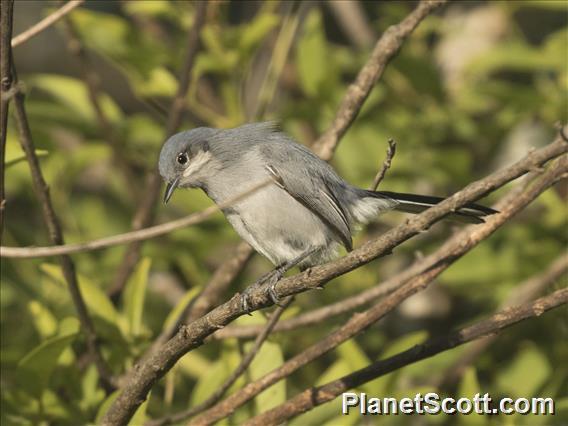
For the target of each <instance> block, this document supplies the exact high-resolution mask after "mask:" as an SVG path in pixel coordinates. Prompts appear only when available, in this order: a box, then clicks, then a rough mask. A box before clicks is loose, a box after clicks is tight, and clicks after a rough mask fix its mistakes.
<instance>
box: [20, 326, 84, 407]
mask: <svg viewBox="0 0 568 426" xmlns="http://www.w3.org/2000/svg"><path fill="white" fill-rule="evenodd" d="M77 335H78V331H75V332H74V333H70V334H65V335H62V336H56V337H52V338H51V339H48V340H46V341H45V342H43V343H41V344H40V345H39V346H37V347H36V348H34V349H32V350H31V351H30V352H29V353H28V354H27V355H26V356H25V357H24V358H22V360H21V361H20V363H19V364H18V368H17V372H16V375H17V380H18V383H19V384H20V386H21V387H22V388H23V389H25V390H26V391H28V392H29V393H30V394H32V395H35V396H36V397H39V396H40V395H41V394H42V392H43V390H44V389H45V388H46V386H47V383H48V381H49V378H50V376H51V373H52V372H53V370H54V369H55V366H56V365H57V360H58V359H59V357H60V355H61V353H62V352H63V351H64V350H65V349H66V348H67V347H69V345H70V344H71V343H72V342H73V341H74V340H75V338H76V337H77Z"/></svg>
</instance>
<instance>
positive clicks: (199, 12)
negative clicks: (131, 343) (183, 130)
mask: <svg viewBox="0 0 568 426" xmlns="http://www.w3.org/2000/svg"><path fill="white" fill-rule="evenodd" d="M207 5H208V2H206V1H199V2H196V12H195V19H194V22H193V27H192V28H191V30H190V31H188V38H187V49H186V54H185V59H184V62H183V66H182V69H181V72H180V78H179V86H178V90H177V93H176V96H175V97H174V100H173V102H172V106H171V108H170V113H169V116H168V122H167V125H166V132H165V138H164V140H166V139H167V138H169V137H170V136H171V135H173V134H174V132H175V131H176V130H177V129H178V127H179V126H180V124H181V121H182V117H183V112H184V109H185V97H186V94H187V91H188V89H189V82H190V79H191V70H192V69H193V64H194V63H195V58H196V56H197V52H198V51H199V34H200V32H201V29H202V28H203V26H204V25H205V20H206V16H207ZM161 186H162V178H161V177H160V174H159V173H158V170H153V171H152V173H150V175H149V176H148V177H147V179H146V183H145V186H144V187H145V188H146V194H145V196H144V197H143V198H142V202H141V204H140V205H139V206H138V210H137V211H136V213H135V215H134V219H133V220H132V224H133V226H132V227H133V228H134V230H138V229H142V228H146V227H148V226H150V225H151V224H152V222H153V221H154V215H155V210H156V204H157V201H158V198H159V194H160V188H161ZM141 249H142V240H140V241H135V242H133V243H131V244H130V245H129V246H128V247H127V248H126V252H125V254H124V257H123V258H122V261H121V263H120V266H119V267H118V271H117V273H116V276H115V278H114V280H113V283H112V285H111V286H110V287H109V289H108V294H109V295H110V296H112V297H116V296H117V295H118V294H120V293H121V292H122V289H123V288H124V285H125V284H126V281H127V280H128V277H129V276H130V274H131V273H132V271H133V270H134V267H135V266H136V263H137V262H138V259H139V258H140V250H141Z"/></svg>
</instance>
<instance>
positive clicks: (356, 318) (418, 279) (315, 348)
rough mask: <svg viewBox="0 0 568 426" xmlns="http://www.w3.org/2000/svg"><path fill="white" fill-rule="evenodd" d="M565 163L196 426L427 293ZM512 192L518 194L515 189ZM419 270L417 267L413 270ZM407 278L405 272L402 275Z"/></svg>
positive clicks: (227, 411) (230, 409)
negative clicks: (419, 292) (369, 304)
mask: <svg viewBox="0 0 568 426" xmlns="http://www.w3.org/2000/svg"><path fill="white" fill-rule="evenodd" d="M563 160H564V161H562V162H561V161H559V160H557V161H556V164H555V165H554V166H553V167H551V170H549V171H548V172H547V173H546V174H545V175H544V176H542V177H541V178H540V179H539V180H538V181H537V182H536V183H535V184H533V185H532V186H531V188H529V189H528V190H527V191H525V192H524V193H523V194H518V195H517V194H516V197H515V198H514V199H511V197H509V194H508V195H507V196H506V197H505V198H504V199H508V200H510V202H509V203H507V205H506V208H505V209H504V210H503V211H502V212H501V213H500V214H498V215H494V216H493V217H491V218H489V219H488V221H487V223H485V224H483V225H479V226H475V227H470V228H469V229H468V228H466V229H464V230H463V231H461V232H459V233H458V234H456V235H454V236H453V237H452V238H450V240H448V241H447V242H446V243H444V244H443V245H442V247H440V248H439V249H438V250H437V251H436V252H435V253H433V254H431V255H430V256H428V257H427V258H426V259H424V262H420V266H421V268H422V270H421V271H420V272H415V274H414V275H413V276H411V277H410V278H409V279H406V280H404V281H402V282H400V284H398V288H396V290H395V291H394V292H393V293H392V294H390V295H389V296H388V297H386V298H385V299H383V300H382V301H380V302H379V303H377V304H375V305H373V306H372V307H371V308H369V309H367V310H366V311H364V312H361V313H358V314H355V315H353V317H352V318H351V319H350V320H349V321H348V322H347V323H346V324H344V325H343V326H342V327H340V328H339V329H338V330H336V331H334V332H333V333H331V334H329V335H328V336H326V337H325V338H324V339H322V340H320V341H319V342H317V343H315V344H313V345H312V346H310V347H308V348H306V349H304V350H303V351H302V352H301V353H299V354H297V355H296V356H294V357H293V358H291V359H290V360H288V361H286V362H285V363H284V364H283V365H281V366H280V367H279V368H277V369H275V370H273V371H271V372H269V373H267V374H266V375H264V376H263V377H261V378H260V379H258V380H256V381H255V382H252V383H249V384H248V385H247V386H245V387H244V388H243V389H242V390H241V391H239V392H237V393H235V394H233V395H231V396H229V397H228V398H227V399H225V400H224V401H222V402H221V403H219V404H217V405H216V406H215V407H213V408H211V409H210V410H209V411H207V412H205V413H203V414H202V415H201V416H200V417H198V418H196V419H195V420H194V421H193V422H192V424H193V425H208V424H212V423H213V422H215V421H217V420H220V419H222V418H223V417H226V416H228V415H230V414H231V413H232V412H233V411H234V410H235V409H236V408H238V407H239V406H241V405H242V404H244V403H246V402H247V401H249V400H250V399H251V398H254V397H255V396H256V395H258V394H259V393H260V392H262V391H263V390H265V389H267V388H268V387H270V386H272V385H273V384H274V383H276V382H278V381H279V380H281V379H283V378H284V377H287V376H289V375H290V374H292V373H293V372H295V371H297V370H298V369H299V368H301V367H302V366H304V365H306V364H308V363H309V362H311V361H313V360H314V359H316V358H318V357H320V356H322V355H323V354H325V353H327V352H329V351H330V350H332V349H334V348H336V347H337V346H338V345H340V344H341V343H343V342H345V341H346V340H348V339H350V338H352V337H354V336H356V335H357V334H359V333H361V332H362V331H363V330H365V329H366V328H368V327H369V326H371V325H372V324H374V323H375V322H377V321H378V320H379V319H381V318H382V317H383V316H385V315H386V314H387V313H389V312H390V311H392V309H394V308H395V307H396V306H398V305H399V304H400V303H402V301H404V300H405V299H406V298H408V297H410V296H411V295H413V294H415V293H416V292H418V291H420V290H423V289H424V288H426V286H428V284H430V283H431V282H432V281H433V280H434V279H435V278H436V277H437V276H439V275H440V274H441V273H442V272H443V271H444V270H445V269H447V268H448V267H449V266H450V265H451V264H452V263H453V262H455V261H456V260H457V259H459V258H460V257H461V256H463V255H464V254H466V253H467V252H469V251H470V250H471V249H472V248H473V247H475V246H476V245H477V244H479V243H480V242H481V241H482V240H484V239H485V238H487V237H488V236H489V235H491V234H492V233H493V232H494V231H495V230H496V229H497V228H499V227H500V226H502V225H503V224H504V223H505V222H506V221H507V220H509V219H510V218H511V217H512V216H513V215H514V214H516V213H517V212H518V211H520V210H522V209H523V208H524V207H526V206H527V205H528V204H529V203H530V202H532V201H533V200H534V199H535V198H536V197H537V196H538V195H539V194H540V193H542V192H543V191H544V190H546V189H547V188H548V187H550V186H551V185H552V184H554V183H555V182H556V181H557V180H558V179H559V178H560V177H561V176H562V175H563V174H564V173H566V171H567V169H568V159H566V158H564V159H563ZM512 192H516V191H515V190H513V191H512ZM411 270H414V271H415V270H416V268H411ZM401 275H403V276H404V275H405V273H403V274H401ZM396 282H397V277H394V278H393V279H391V280H389V281H387V282H386V283H385V284H390V285H392V284H394V283H396Z"/></svg>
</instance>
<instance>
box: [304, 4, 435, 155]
mask: <svg viewBox="0 0 568 426" xmlns="http://www.w3.org/2000/svg"><path fill="white" fill-rule="evenodd" d="M445 2H446V1H445V0H422V1H421V2H420V4H419V5H418V7H417V8H416V9H415V10H413V11H412V12H411V13H410V14H409V15H408V16H407V17H406V18H404V19H403V20H402V22H400V23H399V24H397V25H393V26H391V27H389V28H388V29H387V30H386V31H385V32H384V34H383V35H382V37H381V38H380V39H379V41H378V42H377V44H376V45H375V47H374V49H373V53H372V54H371V57H370V58H369V60H368V61H367V63H366V64H365V66H364V67H363V68H361V71H359V74H358V75H357V78H356V79H355V81H354V82H353V83H352V84H351V85H350V86H349V88H348V89H347V92H346V93H345V96H344V97H343V100H342V101H341V104H340V106H339V109H338V110H337V113H336V114H335V118H334V119H333V122H332V125H331V126H330V127H329V129H328V130H327V131H326V132H325V133H324V134H323V135H322V136H321V137H320V138H319V139H318V140H317V141H316V142H315V144H314V150H315V151H316V152H317V153H318V154H319V156H320V157H322V158H323V159H325V160H329V159H330V158H331V157H332V156H333V153H334V151H335V149H336V148H337V144H338V142H339V140H340V139H341V137H342V136H343V135H344V134H345V132H346V131H347V129H348V128H349V126H350V125H351V123H353V121H354V120H355V118H356V117H357V114H358V113H359V110H360V109H361V106H362V105H363V102H365V99H367V97H368V96H369V93H371V90H372V89H373V87H374V85H375V83H376V82H377V80H378V79H379V78H380V77H381V75H382V74H383V72H384V70H385V68H386V66H387V64H388V63H389V62H390V61H391V60H392V59H393V58H394V57H395V56H396V54H397V53H398V51H399V50H400V48H401V46H402V44H403V43H404V41H405V40H406V38H407V37H408V36H409V35H410V34H411V33H412V32H413V31H414V29H415V28H416V27H417V26H418V24H419V23H420V22H421V21H422V20H423V19H424V18H425V17H426V16H428V15H429V14H430V13H432V12H433V11H434V10H436V9H437V8H438V7H440V6H441V5H443V4H444V3H445Z"/></svg>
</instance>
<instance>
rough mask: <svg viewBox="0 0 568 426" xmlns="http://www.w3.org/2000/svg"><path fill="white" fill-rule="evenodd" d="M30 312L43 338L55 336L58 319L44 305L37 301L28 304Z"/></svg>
mask: <svg viewBox="0 0 568 426" xmlns="http://www.w3.org/2000/svg"><path fill="white" fill-rule="evenodd" d="M28 310H29V312H30V315H31V317H32V319H33V322H34V325H35V328H36V330H37V332H38V333H39V335H40V336H41V337H42V338H44V339H45V338H47V337H51V336H53V335H54V334H55V333H56V332H57V319H56V318H55V317H54V316H53V314H52V313H51V312H50V311H49V309H47V307H45V306H44V305H43V304H41V303H40V302H38V301H37V300H30V301H29V302H28Z"/></svg>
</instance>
